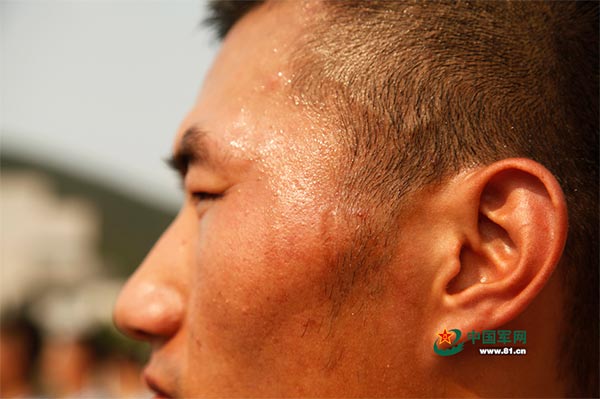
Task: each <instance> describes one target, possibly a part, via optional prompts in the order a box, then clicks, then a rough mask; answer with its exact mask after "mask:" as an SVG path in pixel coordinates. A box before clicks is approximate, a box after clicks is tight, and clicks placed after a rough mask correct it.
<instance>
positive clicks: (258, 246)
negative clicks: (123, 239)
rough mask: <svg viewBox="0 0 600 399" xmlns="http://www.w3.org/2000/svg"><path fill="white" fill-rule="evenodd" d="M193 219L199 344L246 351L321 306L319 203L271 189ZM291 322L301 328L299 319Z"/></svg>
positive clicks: (329, 252)
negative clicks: (197, 221) (196, 224)
mask: <svg viewBox="0 0 600 399" xmlns="http://www.w3.org/2000/svg"><path fill="white" fill-rule="evenodd" d="M228 201H229V202H228V203H227V205H225V204H223V206H222V207H220V208H219V209H218V210H217V209H216V208H215V211H214V212H212V213H210V215H209V214H207V215H206V217H205V218H204V219H203V220H202V222H201V227H200V236H199V242H198V251H197V264H196V265H195V268H196V273H195V277H194V281H193V283H192V284H193V286H194V287H195V288H194V289H193V290H192V293H191V295H192V298H191V299H192V301H191V302H192V308H193V309H194V312H195V313H196V315H195V317H196V320H195V321H194V324H195V326H193V327H195V328H197V331H196V334H197V335H198V336H199V339H200V340H202V341H203V344H204V345H205V349H209V348H211V349H214V350H218V351H226V352H230V353H231V354H235V356H241V355H243V354H247V355H248V356H249V358H252V356H253V350H259V349H260V348H263V347H264V345H265V342H266V341H267V340H268V339H276V338H274V337H276V336H277V334H286V333H290V332H289V331H287V332H282V331H280V330H282V329H283V328H284V326H285V328H288V330H289V329H290V328H292V329H293V328H294V323H295V321H294V319H293V318H294V316H295V315H298V314H305V313H306V312H311V311H313V310H315V309H318V308H320V307H322V306H323V304H324V303H325V302H326V301H327V291H328V289H327V287H330V286H331V284H333V282H334V280H335V277H336V270H334V268H333V267H332V262H331V261H330V260H331V259H333V256H334V252H335V250H334V249H333V246H332V240H329V239H328V238H327V237H328V236H330V235H331V232H332V229H334V226H335V223H332V219H331V215H330V213H329V212H328V211H327V210H323V209H317V208H314V207H311V206H310V204H308V203H303V204H302V206H300V205H298V204H293V203H290V202H286V201H278V200H277V197H276V196H273V195H268V194H267V193H264V195H260V193H257V192H254V194H253V195H252V196H244V197H242V196H237V197H235V198H230V199H228ZM297 328H298V329H299V331H300V332H301V328H302V325H301V322H300V321H298V326H297Z"/></svg>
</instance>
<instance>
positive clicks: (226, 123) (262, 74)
mask: <svg viewBox="0 0 600 399" xmlns="http://www.w3.org/2000/svg"><path fill="white" fill-rule="evenodd" d="M319 8H320V7H319V4H318V3H313V2H296V1H278V2H266V3H264V4H261V5H259V6H257V7H256V8H254V9H252V10H251V11H250V12H249V13H248V14H247V15H246V16H244V17H243V18H242V19H241V20H240V21H239V22H238V23H237V24H236V25H235V26H234V27H233V29H232V30H231V31H230V32H229V34H228V35H227V37H226V38H225V40H224V42H223V44H222V48H221V50H220V52H219V55H218V56H217V59H216V60H215V62H214V64H213V66H212V68H211V70H210V71H209V73H208V75H207V77H206V79H205V82H204V84H203V87H202V90H201V92H200V95H199V97H198V99H197V102H196V104H195V105H194V107H193V109H192V111H191V112H190V114H189V115H188V117H187V118H186V120H185V121H184V123H183V124H182V126H181V129H180V131H179V133H178V137H177V139H176V142H175V149H177V147H178V145H179V143H180V142H181V139H182V137H183V135H184V133H185V132H186V131H187V130H189V128H190V127H191V126H193V125H199V126H202V127H203V128H205V129H206V130H207V131H208V132H209V139H212V140H215V139H216V140H218V141H221V143H220V144H221V146H222V147H229V148H225V149H229V150H230V151H231V152H232V154H231V155H232V156H233V157H234V158H235V153H236V152H238V153H241V152H243V151H238V150H244V151H245V152H246V154H245V155H247V156H248V155H249V152H248V151H247V150H248V149H249V145H248V144H249V143H248V142H247V141H249V140H250V141H252V142H253V143H254V144H257V143H260V142H262V144H263V147H264V145H267V146H268V145H269V144H273V140H275V141H277V139H279V138H281V137H277V136H278V135H277V134H276V133H277V132H280V133H281V134H280V135H279V136H287V137H288V138H289V136H290V135H291V134H293V135H294V136H295V138H296V139H299V138H301V136H302V133H303V132H306V131H307V130H308V129H309V128H310V127H313V128H314V127H315V126H316V125H317V124H315V123H313V124H312V126H311V123H307V120H309V119H310V118H311V116H310V115H311V112H309V109H308V107H304V104H301V101H299V100H298V98H299V96H298V95H297V93H293V92H292V87H293V86H294V84H293V83H294V80H295V79H297V76H296V74H295V71H294V65H295V60H296V59H297V57H298V56H299V54H301V53H302V48H301V44H300V43H302V42H303V40H302V37H303V35H304V34H305V33H306V27H307V26H308V25H309V23H310V20H311V19H312V18H314V16H315V15H316V13H317V11H318V9H319ZM321 122H322V121H321ZM322 125H323V123H321V126H322ZM284 128H285V131H283V130H284ZM210 133H214V134H210ZM312 133H314V129H313V132H312ZM313 137H314V135H313ZM304 138H306V137H304ZM275 144H276V143H275ZM255 150H256V151H258V149H255ZM256 151H255V152H256ZM254 155H256V154H254Z"/></svg>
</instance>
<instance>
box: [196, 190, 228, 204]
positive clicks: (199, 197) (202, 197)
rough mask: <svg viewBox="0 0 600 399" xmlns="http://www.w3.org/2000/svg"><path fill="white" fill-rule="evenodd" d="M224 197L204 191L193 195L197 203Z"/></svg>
mask: <svg viewBox="0 0 600 399" xmlns="http://www.w3.org/2000/svg"><path fill="white" fill-rule="evenodd" d="M222 197H223V194H215V193H207V192H204V191H196V192H193V193H192V199H193V200H194V201H196V202H200V201H215V200H218V199H220V198H222Z"/></svg>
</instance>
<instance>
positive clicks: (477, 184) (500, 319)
mask: <svg viewBox="0 0 600 399" xmlns="http://www.w3.org/2000/svg"><path fill="white" fill-rule="evenodd" d="M446 194H447V195H449V196H451V199H452V200H453V203H454V204H456V206H453V207H452V208H451V210H450V212H451V215H449V217H450V218H451V219H452V220H453V223H454V225H455V226H458V227H456V228H455V229H453V230H452V232H451V233H450V234H451V235H452V238H451V239H452V240H455V241H454V242H455V245H453V248H455V251H454V253H453V255H451V256H450V257H449V258H450V259H449V260H448V262H447V263H445V264H443V265H441V266H440V269H439V270H438V273H436V277H435V279H434V292H435V296H437V299H438V300H439V302H438V304H439V306H438V309H439V310H440V312H439V313H438V315H439V318H437V323H436V324H437V326H438V327H441V328H442V329H443V328H445V327H446V326H456V327H460V329H461V330H463V331H471V330H476V331H481V330H484V329H494V328H497V327H499V326H501V325H503V324H505V323H507V322H509V321H510V320H512V319H514V318H515V317H517V316H518V315H519V314H520V313H521V312H523V311H524V310H525V308H526V307H527V306H528V305H529V303H531V301H532V300H533V299H534V298H535V297H536V295H537V294H538V293H539V292H540V290H541V289H542V288H543V286H544V285H545V283H546V282H547V281H548V279H549V277H550V275H551V274H552V272H553V271H554V269H555V267H556V265H557V264H558V262H559V260H560V257H561V254H562V250H563V247H564V245H565V240H566V236H567V211H566V203H565V199H564V196H563V193H562V190H561V188H560V186H559V184H558V182H557V181H556V179H555V178H554V176H553V175H552V174H551V173H550V172H549V171H548V170H547V169H546V168H544V167H543V166H542V165H540V164H538V163H536V162H534V161H532V160H529V159H522V158H517V159H506V160H503V161H500V162H497V163H494V164H492V165H488V166H485V167H481V168H478V169H476V170H474V171H472V172H471V173H467V174H465V175H460V176H458V177H457V179H456V180H455V181H453V182H452V183H451V186H450V187H449V190H448V191H446ZM447 238H449V237H447Z"/></svg>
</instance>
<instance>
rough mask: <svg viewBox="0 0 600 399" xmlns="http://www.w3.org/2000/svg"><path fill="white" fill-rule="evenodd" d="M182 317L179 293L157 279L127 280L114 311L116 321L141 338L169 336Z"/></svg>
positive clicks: (134, 336)
mask: <svg viewBox="0 0 600 399" xmlns="http://www.w3.org/2000/svg"><path fill="white" fill-rule="evenodd" d="M182 318H183V300H182V298H181V295H180V293H178V292H177V291H176V290H174V289H173V288H171V287H168V286H165V285H163V284H162V283H160V282H155V281H143V280H142V281H137V279H136V278H132V279H131V280H129V281H128V282H127V284H126V285H125V287H124V288H123V290H122V291H121V294H120V295H119V299H118V300H117V304H116V306H115V311H114V319H115V324H116V325H117V327H118V328H119V330H121V331H122V332H123V333H125V334H127V335H129V336H130V337H132V338H135V339H139V340H148V341H151V340H155V339H157V338H158V339H161V338H162V339H166V338H169V337H170V336H173V335H175V333H176V332H177V331H178V330H179V327H180V326H181V321H182Z"/></svg>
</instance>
